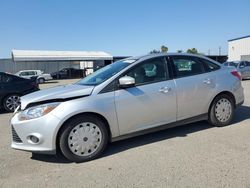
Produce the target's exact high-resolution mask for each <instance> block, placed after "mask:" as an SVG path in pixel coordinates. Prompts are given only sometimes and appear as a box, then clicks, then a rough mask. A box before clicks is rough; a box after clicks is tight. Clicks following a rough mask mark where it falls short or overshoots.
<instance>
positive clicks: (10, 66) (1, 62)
mask: <svg viewBox="0 0 250 188" xmlns="http://www.w3.org/2000/svg"><path fill="white" fill-rule="evenodd" d="M14 68H15V67H14V62H13V61H12V59H0V72H10V73H13V72H14Z"/></svg>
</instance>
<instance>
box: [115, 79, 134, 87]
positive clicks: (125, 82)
mask: <svg viewBox="0 0 250 188" xmlns="http://www.w3.org/2000/svg"><path fill="white" fill-rule="evenodd" d="M119 86H120V87H121V88H129V87H133V86H135V79H134V78H132V77H130V76H123V77H121V78H120V79H119Z"/></svg>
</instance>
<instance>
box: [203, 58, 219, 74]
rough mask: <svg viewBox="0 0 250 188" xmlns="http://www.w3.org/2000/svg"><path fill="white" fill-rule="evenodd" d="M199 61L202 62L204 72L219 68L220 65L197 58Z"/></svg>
mask: <svg viewBox="0 0 250 188" xmlns="http://www.w3.org/2000/svg"><path fill="white" fill-rule="evenodd" d="M199 61H200V62H202V63H203V64H204V68H205V71H206V72H211V71H215V70H218V69H220V66H219V65H217V64H215V63H213V62H211V61H209V60H207V59H201V58H199Z"/></svg>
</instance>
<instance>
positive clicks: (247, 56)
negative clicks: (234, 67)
mask: <svg viewBox="0 0 250 188" xmlns="http://www.w3.org/2000/svg"><path fill="white" fill-rule="evenodd" d="M241 60H243V61H244V60H245V61H250V35H248V36H245V37H240V38H235V39H231V40H228V61H241Z"/></svg>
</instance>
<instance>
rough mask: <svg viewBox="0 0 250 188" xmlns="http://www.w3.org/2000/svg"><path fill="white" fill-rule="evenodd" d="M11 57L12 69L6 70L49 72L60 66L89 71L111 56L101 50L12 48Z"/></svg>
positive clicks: (105, 62) (108, 60)
mask: <svg viewBox="0 0 250 188" xmlns="http://www.w3.org/2000/svg"><path fill="white" fill-rule="evenodd" d="M12 59H13V69H12V70H5V71H7V72H14V73H15V72H18V71H20V70H29V69H38V70H42V71H44V72H46V73H51V72H55V71H59V70H60V69H62V68H76V69H85V68H87V71H88V72H87V73H91V72H93V71H95V70H97V69H98V68H100V67H103V66H105V65H108V64H110V63H112V61H113V56H112V55H110V54H108V53H106V52H101V51H38V50H12ZM3 70H4V69H3Z"/></svg>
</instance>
